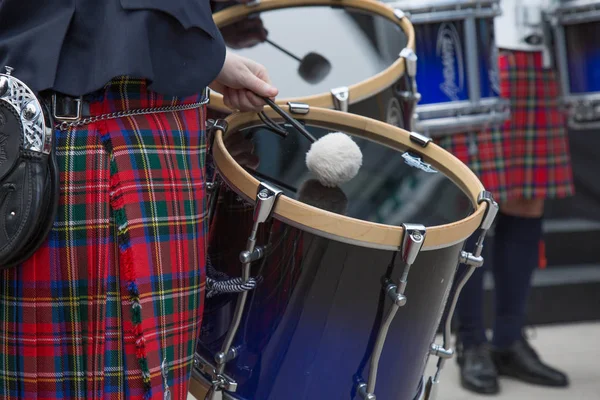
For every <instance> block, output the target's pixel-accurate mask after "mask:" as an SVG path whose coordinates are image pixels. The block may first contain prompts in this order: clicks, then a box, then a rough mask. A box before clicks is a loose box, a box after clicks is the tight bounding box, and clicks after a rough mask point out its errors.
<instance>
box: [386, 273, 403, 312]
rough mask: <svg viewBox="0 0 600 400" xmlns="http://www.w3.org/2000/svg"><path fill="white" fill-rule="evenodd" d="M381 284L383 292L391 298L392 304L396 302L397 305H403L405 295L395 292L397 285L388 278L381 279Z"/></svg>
mask: <svg viewBox="0 0 600 400" xmlns="http://www.w3.org/2000/svg"><path fill="white" fill-rule="evenodd" d="M383 286H384V291H385V293H386V294H387V295H388V297H389V298H390V299H392V301H393V302H394V304H396V305H397V306H398V307H403V306H404V305H405V304H406V296H405V295H403V294H399V293H398V292H397V290H398V285H395V284H394V283H392V281H390V280H389V279H385V280H384V281H383Z"/></svg>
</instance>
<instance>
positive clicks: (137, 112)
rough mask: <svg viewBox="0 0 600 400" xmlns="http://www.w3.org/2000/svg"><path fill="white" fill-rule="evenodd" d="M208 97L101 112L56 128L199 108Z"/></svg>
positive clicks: (57, 125)
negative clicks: (194, 100)
mask: <svg viewBox="0 0 600 400" xmlns="http://www.w3.org/2000/svg"><path fill="white" fill-rule="evenodd" d="M208 100H209V98H208V97H206V98H205V99H203V100H201V101H198V102H195V103H190V104H179V105H176V106H163V107H150V108H140V109H136V110H126V111H116V112H113V113H109V114H101V115H94V116H93V117H88V118H83V119H80V120H77V121H63V122H61V123H60V124H56V126H55V127H56V129H59V130H61V131H66V130H67V129H69V128H75V127H78V126H83V125H87V124H92V123H94V122H98V121H106V120H109V119H115V118H122V117H130V116H134V115H146V114H157V113H166V112H176V111H186V110H192V109H194V108H199V107H201V106H203V105H205V104H207V103H208Z"/></svg>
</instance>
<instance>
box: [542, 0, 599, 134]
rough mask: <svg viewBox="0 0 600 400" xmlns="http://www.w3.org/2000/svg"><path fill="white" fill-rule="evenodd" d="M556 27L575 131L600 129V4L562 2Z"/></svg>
mask: <svg viewBox="0 0 600 400" xmlns="http://www.w3.org/2000/svg"><path fill="white" fill-rule="evenodd" d="M557 3H558V5H557V6H556V7H555V8H554V10H552V11H551V12H550V13H549V15H548V17H549V21H550V23H551V24H552V31H553V33H554V42H555V50H556V54H555V57H556V62H557V67H558V72H559V74H560V75H559V76H560V81H561V89H562V95H563V97H564V101H565V104H566V105H567V107H568V109H569V125H570V127H571V128H574V129H585V128H598V127H600V45H599V44H598V43H597V40H595V39H594V38H597V37H598V35H600V1H589V0H588V1H580V0H578V1H558V2H557Z"/></svg>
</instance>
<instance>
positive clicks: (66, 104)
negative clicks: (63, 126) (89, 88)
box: [44, 92, 91, 122]
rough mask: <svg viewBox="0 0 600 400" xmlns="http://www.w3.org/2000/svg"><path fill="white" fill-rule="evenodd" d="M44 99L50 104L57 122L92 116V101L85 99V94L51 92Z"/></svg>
mask: <svg viewBox="0 0 600 400" xmlns="http://www.w3.org/2000/svg"><path fill="white" fill-rule="evenodd" d="M44 100H45V101H46V103H47V104H48V105H49V106H50V112H51V113H52V117H53V118H54V121H55V122H63V121H78V120H80V119H82V118H88V117H91V114H90V103H89V101H87V100H85V99H84V96H79V97H71V96H67V95H64V94H61V93H56V92H50V93H48V94H46V95H45V96H44Z"/></svg>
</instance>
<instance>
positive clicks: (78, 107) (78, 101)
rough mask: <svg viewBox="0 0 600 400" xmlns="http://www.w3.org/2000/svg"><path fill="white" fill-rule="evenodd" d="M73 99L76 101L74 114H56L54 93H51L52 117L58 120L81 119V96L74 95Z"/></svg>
mask: <svg viewBox="0 0 600 400" xmlns="http://www.w3.org/2000/svg"><path fill="white" fill-rule="evenodd" d="M73 101H75V103H77V112H76V114H75V116H69V115H58V114H57V113H56V93H52V116H53V117H54V119H55V120H58V121H79V120H80V119H81V114H82V109H83V105H82V99H81V96H79V97H74V98H73Z"/></svg>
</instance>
